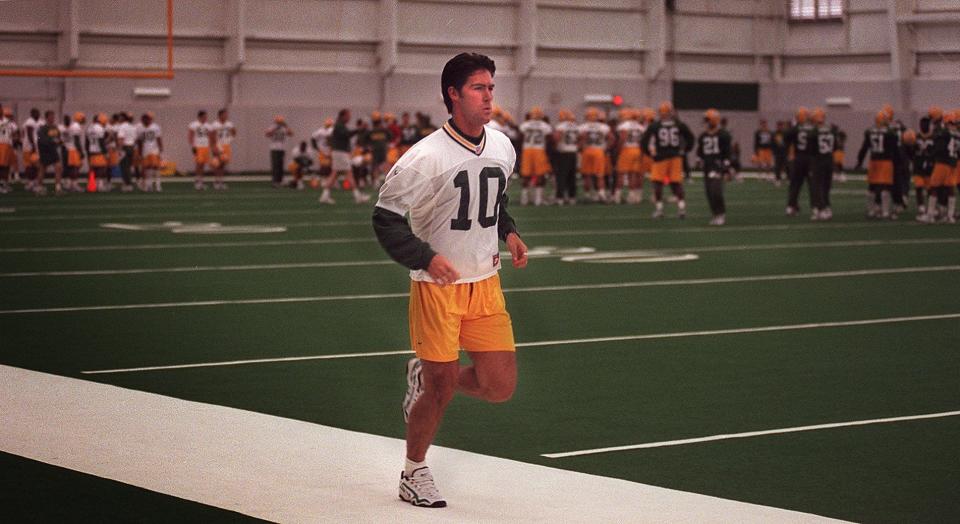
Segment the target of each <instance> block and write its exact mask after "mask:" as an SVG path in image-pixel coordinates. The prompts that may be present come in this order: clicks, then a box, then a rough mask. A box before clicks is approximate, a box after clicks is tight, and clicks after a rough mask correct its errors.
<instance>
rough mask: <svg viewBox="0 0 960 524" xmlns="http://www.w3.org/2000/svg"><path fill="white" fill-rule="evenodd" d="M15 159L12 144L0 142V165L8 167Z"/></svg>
mask: <svg viewBox="0 0 960 524" xmlns="http://www.w3.org/2000/svg"><path fill="white" fill-rule="evenodd" d="M14 160H16V156H15V154H14V152H13V146H11V145H10V144H0V167H9V166H10V165H12V164H13V161H14Z"/></svg>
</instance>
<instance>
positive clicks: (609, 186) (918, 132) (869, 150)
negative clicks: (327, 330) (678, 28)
mask: <svg viewBox="0 0 960 524" xmlns="http://www.w3.org/2000/svg"><path fill="white" fill-rule="evenodd" d="M0 114H2V115H3V116H2V119H0V193H5V192H8V191H9V190H10V181H11V179H17V178H22V179H23V180H24V182H25V185H26V187H27V188H28V189H29V190H32V191H34V192H36V193H37V194H44V193H45V192H46V189H45V186H44V184H43V180H44V177H45V175H46V174H48V173H51V172H52V174H53V177H54V191H55V193H57V194H59V193H63V192H68V191H84V190H88V191H90V190H99V191H109V190H110V189H111V188H112V187H113V183H112V182H111V180H112V173H114V172H117V173H118V174H119V178H120V179H121V180H122V183H121V190H122V191H132V190H133V189H134V188H135V187H136V188H139V189H140V190H142V191H160V190H161V183H160V177H159V176H157V175H158V170H159V169H160V167H161V156H162V154H163V139H162V133H161V129H160V126H159V125H158V124H157V123H156V122H155V121H154V116H153V114H152V113H149V112H148V113H145V114H143V115H141V117H140V118H139V121H137V119H135V117H134V116H133V115H132V114H131V113H128V112H121V113H116V114H113V115H110V116H108V115H106V114H105V113H100V114H97V115H94V116H93V117H92V118H91V119H90V122H89V123H88V122H87V116H86V115H84V114H83V113H79V112H78V113H74V114H73V115H64V116H63V118H62V120H61V121H60V122H57V120H56V114H55V113H54V112H53V111H47V112H46V113H45V114H44V115H42V116H41V115H40V112H39V111H38V110H36V109H32V110H31V111H30V117H29V118H27V119H26V120H25V121H23V123H22V124H21V125H19V126H18V124H17V123H16V121H15V120H14V119H13V118H12V116H13V115H12V113H11V111H10V110H9V108H2V107H0ZM607 117H608V115H607V114H605V112H604V111H603V110H601V109H599V108H596V107H588V108H587V109H586V111H585V113H584V121H583V122H579V123H578V122H577V121H576V117H575V115H574V113H573V112H572V111H570V110H567V109H563V110H560V111H559V112H558V114H557V119H556V120H557V121H556V123H551V122H550V118H549V117H548V116H546V115H545V114H544V112H543V110H542V109H541V108H539V107H533V108H531V109H530V110H529V112H528V113H527V114H526V115H525V117H524V118H523V119H522V121H519V122H518V121H516V120H515V119H514V118H513V117H512V116H511V115H510V113H509V112H507V111H505V110H502V109H499V108H496V109H495V110H494V113H493V120H491V122H490V123H489V124H488V125H489V127H491V128H493V129H496V130H498V131H501V132H503V133H505V134H506V135H507V136H508V137H509V138H510V139H511V140H512V141H513V142H514V144H515V146H516V148H517V150H518V155H517V158H518V161H517V166H516V173H515V174H516V175H518V176H519V178H520V180H521V184H522V189H521V191H520V202H519V203H520V205H548V204H555V205H573V204H576V203H577V202H578V197H577V192H578V186H579V185H580V184H582V187H583V194H584V197H583V198H582V199H581V200H580V201H581V202H584V201H586V202H599V203H607V204H620V203H626V204H639V203H640V202H642V200H643V188H644V184H645V182H649V183H650V184H652V185H653V191H652V201H653V204H654V212H653V216H654V218H661V217H663V216H664V194H663V193H664V188H665V187H669V188H670V191H671V193H672V198H671V200H673V201H675V202H676V207H677V212H676V216H677V217H679V218H683V217H685V215H686V194H685V188H684V184H685V182H687V181H688V180H689V179H690V172H691V169H692V168H696V169H698V170H701V171H702V172H703V180H704V188H705V194H706V198H707V201H708V203H709V206H710V209H711V212H712V215H713V217H712V219H711V221H710V223H711V224H712V225H723V224H724V223H725V221H726V206H725V202H724V197H723V192H724V182H725V181H727V180H730V179H731V178H733V177H736V176H738V175H739V172H740V170H741V159H740V146H739V144H737V143H736V142H735V141H734V140H733V139H732V137H731V134H730V133H729V132H728V131H727V129H726V119H724V118H722V117H721V115H720V113H719V112H718V111H716V110H714V109H710V110H707V111H706V112H705V113H704V114H703V125H702V130H701V131H700V133H699V134H698V135H694V133H693V132H692V131H691V129H690V127H689V126H688V125H686V124H685V123H684V122H682V121H681V120H680V119H678V118H677V115H676V112H675V111H674V108H673V106H672V104H671V103H670V102H663V103H661V104H660V105H659V107H658V108H657V110H656V111H654V110H653V109H651V108H642V109H641V108H621V109H620V110H619V111H617V114H616V118H611V119H608V118H607ZM958 124H960V110H955V111H947V112H944V111H943V110H941V109H940V108H937V107H932V108H930V109H929V111H928V114H927V115H925V116H924V117H923V118H921V119H920V122H919V123H918V126H917V129H910V128H908V127H907V126H906V125H905V124H904V123H903V122H901V121H899V120H897V119H896V118H895V116H894V110H893V108H892V107H891V106H889V105H885V106H884V107H883V108H882V109H881V110H880V111H879V112H878V113H877V114H876V117H875V122H874V125H873V126H871V127H869V128H867V129H866V130H865V131H864V135H863V142H862V145H861V147H860V149H859V151H858V154H857V161H856V164H855V166H854V169H859V168H861V167H862V166H863V164H864V162H865V161H866V163H867V164H866V165H867V185H868V192H867V216H869V217H872V218H881V219H895V218H897V216H898V215H899V214H902V213H903V212H904V211H905V210H906V209H908V208H909V207H910V205H909V204H910V203H909V193H910V190H911V189H913V191H914V194H915V198H916V210H917V219H918V220H921V221H924V222H951V223H952V222H955V221H956V219H957V209H956V191H957V185H958V183H960V173H958V170H960V167H958V163H957V157H958V153H960V131H958ZM436 130H437V127H436V126H435V125H434V124H433V123H432V122H431V120H430V117H429V116H428V115H426V114H421V113H417V114H416V115H415V116H414V117H411V115H410V114H409V113H403V114H402V115H401V116H400V118H399V119H398V118H396V117H395V115H393V114H391V113H380V112H378V111H374V112H373V113H372V114H371V115H370V116H369V119H364V118H358V119H356V120H355V121H354V120H353V119H352V115H351V112H350V110H348V109H342V110H341V111H340V112H339V113H338V114H337V117H336V118H329V119H327V120H326V121H325V122H324V124H323V125H322V126H321V127H320V128H319V129H317V130H315V131H314V132H312V134H311V135H310V137H309V139H306V140H300V141H294V143H295V144H296V145H295V146H294V147H293V149H292V150H291V151H289V154H290V157H289V161H287V157H286V155H287V147H288V146H287V143H288V142H289V141H290V140H291V138H292V137H293V135H294V133H293V130H292V129H291V128H290V126H289V125H288V124H287V122H286V120H285V119H284V118H283V117H282V116H277V117H276V118H275V119H274V122H273V124H272V125H271V126H270V127H268V128H267V129H266V130H265V131H264V135H265V136H266V138H267V139H268V141H269V143H270V146H269V147H270V161H271V171H272V180H273V184H274V186H275V187H283V186H287V185H288V186H290V187H293V188H297V189H304V188H305V187H306V184H308V183H309V185H310V186H312V187H315V188H320V189H322V193H321V196H320V199H319V201H320V203H323V204H334V203H335V201H334V199H333V197H332V193H331V191H332V190H334V189H337V188H343V189H344V190H347V191H350V192H351V193H352V196H353V200H354V201H355V202H358V203H359V202H366V201H367V200H369V195H368V194H367V193H366V190H367V189H368V188H377V187H379V185H380V184H381V183H382V180H383V177H384V176H385V175H386V173H387V171H389V169H390V168H391V167H392V165H393V164H394V163H395V162H396V161H397V159H398V158H399V157H400V156H401V155H402V154H403V153H404V152H405V151H406V150H407V149H409V148H410V147H412V146H413V145H414V144H415V143H416V142H417V141H419V140H420V139H422V138H423V137H425V136H427V135H429V134H430V133H432V132H434V131H436ZM236 134H237V129H236V126H235V125H234V124H233V123H232V122H231V121H230V120H229V115H228V112H227V110H226V109H221V110H220V111H218V113H217V117H216V119H214V120H212V121H210V120H209V119H208V116H207V113H206V111H199V112H198V114H197V119H196V120H195V121H193V122H192V123H190V124H189V126H187V140H188V143H189V144H190V146H191V150H192V153H193V160H194V162H193V164H194V165H193V173H194V176H195V181H194V185H195V187H196V189H198V190H202V189H205V188H206V185H205V183H204V177H205V176H206V175H212V176H213V188H214V189H226V184H225V183H224V181H223V177H224V174H225V173H226V170H227V168H228V165H229V163H230V161H231V157H232V151H231V143H232V141H233V140H234V138H235V137H236ZM846 138H847V137H846V134H845V133H844V132H843V131H842V130H840V129H839V128H838V127H837V126H835V125H830V124H828V123H827V121H826V113H825V111H824V110H823V109H821V108H814V109H813V110H807V109H806V108H799V109H798V110H797V112H796V114H795V117H794V119H793V121H791V122H786V121H780V122H777V123H776V127H775V128H774V129H770V128H769V127H768V126H767V123H766V121H764V120H761V122H760V127H759V129H757V130H756V132H755V133H754V143H753V154H752V155H751V157H750V161H751V163H752V164H753V167H755V168H756V169H757V170H758V171H759V172H760V173H761V176H762V177H763V178H767V179H769V180H770V181H772V182H773V183H775V184H777V185H779V184H780V182H781V180H782V179H783V178H784V177H785V178H786V179H787V181H788V189H787V207H786V213H787V214H788V215H792V216H793V215H797V214H799V213H800V204H799V197H800V193H801V191H802V188H803V186H804V184H806V185H807V186H808V192H809V199H810V209H811V215H810V218H811V220H830V219H831V218H832V216H833V211H832V208H831V203H830V192H831V188H832V182H833V179H834V177H835V176H836V175H840V176H843V170H844V160H845V157H844V147H845V142H846ZM690 154H692V155H693V162H690V161H689V159H688V156H689V155H690ZM286 174H289V175H290V176H289V179H288V182H287V183H284V177H285V175H286ZM578 180H579V181H580V183H578ZM548 185H551V186H552V187H551V188H550V189H549V190H547V186H548ZM91 186H92V187H91Z"/></svg>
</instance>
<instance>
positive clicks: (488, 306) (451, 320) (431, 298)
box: [409, 275, 516, 362]
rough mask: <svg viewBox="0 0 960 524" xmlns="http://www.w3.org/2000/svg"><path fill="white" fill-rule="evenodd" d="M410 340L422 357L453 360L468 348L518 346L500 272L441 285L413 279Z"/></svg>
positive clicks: (425, 358) (438, 360)
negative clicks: (472, 279) (501, 285)
mask: <svg viewBox="0 0 960 524" xmlns="http://www.w3.org/2000/svg"><path fill="white" fill-rule="evenodd" d="M409 315H410V318H409V321H410V346H411V347H412V348H413V351H414V352H415V353H416V354H417V356H418V357H420V358H421V359H423V360H428V361H430V362H453V361H455V360H457V359H458V358H459V352H460V348H463V349H464V350H466V351H516V346H515V345H514V341H513V323H512V322H511V321H510V314H509V313H507V309H506V305H505V302H504V299H503V291H502V290H501V289H500V275H493V276H492V277H490V278H487V279H485V280H481V281H479V282H470V283H467V284H448V285H446V286H440V285H437V284H434V283H433V282H420V281H416V280H414V281H411V282H410V307H409Z"/></svg>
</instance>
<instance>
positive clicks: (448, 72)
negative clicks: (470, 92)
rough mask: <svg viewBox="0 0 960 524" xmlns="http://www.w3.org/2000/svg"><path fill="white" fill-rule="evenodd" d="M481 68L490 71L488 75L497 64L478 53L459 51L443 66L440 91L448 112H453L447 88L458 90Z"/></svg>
mask: <svg viewBox="0 0 960 524" xmlns="http://www.w3.org/2000/svg"><path fill="white" fill-rule="evenodd" d="M481 69H486V70H487V71H490V76H493V75H494V74H495V73H496V72H497V66H496V64H494V63H493V60H491V59H490V57H488V56H485V55H481V54H479V53H460V54H459V55H457V56H455V57H453V58H451V59H450V60H449V61H448V62H447V64H446V65H445V66H443V73H441V74H440V91H441V92H442V93H443V105H445V106H447V112H448V113H452V112H453V101H452V100H450V95H449V94H448V93H447V88H449V87H452V88H454V89H456V90H457V91H460V89H462V88H463V84H465V83H467V78H469V77H470V75H472V74H474V73H475V72H477V71H479V70H481Z"/></svg>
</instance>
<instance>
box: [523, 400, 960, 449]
mask: <svg viewBox="0 0 960 524" xmlns="http://www.w3.org/2000/svg"><path fill="white" fill-rule="evenodd" d="M958 415H960V411H944V412H942V413H928V414H925V415H909V416H904V417H889V418H875V419H870V420H854V421H850V422H833V423H830V424H816V425H813V426H797V427H792V428H780V429H768V430H764V431H747V432H744V433H729V434H723V435H712V436H709V437H698V438H686V439H679V440H665V441H663V442H648V443H646V444H631V445H628V446H611V447H608V448H595V449H584V450H580V451H565V452H562V453H543V454H542V455H540V456H542V457H547V458H553V459H557V458H566V457H580V456H583V455H596V454H598V453H611V452H614V451H629V450H635V449H651V448H663V447H669V446H685V445H687V444H699V443H702V442H716V441H718V440H730V439H738V438H749V437H761V436H766V435H781V434H784V433H800V432H803V431H820V430H824V429H836V428H846V427H852V426H868V425H872V424H891V423H894V422H906V421H910V420H924V419H931V418H944V417H956V416H958Z"/></svg>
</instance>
